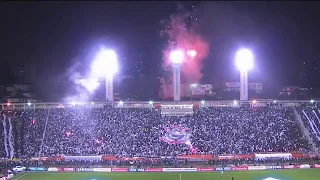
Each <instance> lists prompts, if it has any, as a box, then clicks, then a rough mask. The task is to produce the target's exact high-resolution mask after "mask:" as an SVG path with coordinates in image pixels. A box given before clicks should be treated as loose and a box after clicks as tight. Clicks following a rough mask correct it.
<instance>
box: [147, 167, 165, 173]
mask: <svg viewBox="0 0 320 180" xmlns="http://www.w3.org/2000/svg"><path fill="white" fill-rule="evenodd" d="M146 172H162V168H147V169H146Z"/></svg>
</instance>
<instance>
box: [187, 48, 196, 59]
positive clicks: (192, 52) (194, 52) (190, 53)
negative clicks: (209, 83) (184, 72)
mask: <svg viewBox="0 0 320 180" xmlns="http://www.w3.org/2000/svg"><path fill="white" fill-rule="evenodd" d="M187 55H188V56H190V57H191V58H194V57H195V56H196V55H197V51H196V50H188V51H187Z"/></svg>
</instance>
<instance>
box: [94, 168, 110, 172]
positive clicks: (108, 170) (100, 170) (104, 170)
mask: <svg viewBox="0 0 320 180" xmlns="http://www.w3.org/2000/svg"><path fill="white" fill-rule="evenodd" d="M93 172H111V168H93Z"/></svg>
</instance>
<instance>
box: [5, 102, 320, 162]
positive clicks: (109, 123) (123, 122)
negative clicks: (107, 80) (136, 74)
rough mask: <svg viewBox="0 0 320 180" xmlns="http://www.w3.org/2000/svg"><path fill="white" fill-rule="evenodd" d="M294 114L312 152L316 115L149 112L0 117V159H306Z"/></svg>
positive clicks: (248, 110)
mask: <svg viewBox="0 0 320 180" xmlns="http://www.w3.org/2000/svg"><path fill="white" fill-rule="evenodd" d="M294 111H298V112H299V114H300V115H301V117H302V118H301V119H302V121H303V123H304V125H305V129H307V130H308V131H309V132H310V137H311V139H312V140H311V141H312V143H315V145H316V146H318V147H319V145H320V141H319V136H320V135H319V129H320V126H319V124H320V121H319V111H315V110H314V109H312V108H307V107H305V108H302V107H298V108H296V109H295V108H292V107H202V108H199V109H198V110H197V111H195V113H194V114H190V113H186V114H185V115H184V116H181V115H180V116H173V115H161V110H158V109H153V108H116V107H104V108H81V107H75V108H71V107H70V108H67V107H66V108H46V109H31V110H3V111H2V112H1V123H0V133H1V134H2V136H1V138H0V144H1V148H0V157H2V158H31V157H55V156H66V157H67V156H88V157H89V156H100V155H113V156H116V157H163V156H166V157H172V156H178V155H190V154H200V155H205V154H211V155H214V156H218V155H223V154H224V155H226V154H227V155H235V154H254V153H271V152H301V153H308V152H311V151H312V148H311V146H310V143H309V142H308V138H306V137H305V135H304V130H303V128H301V126H300V125H299V121H298V120H297V118H296V116H295V113H294ZM309 122H311V123H309Z"/></svg>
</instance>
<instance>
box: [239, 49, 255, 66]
mask: <svg viewBox="0 0 320 180" xmlns="http://www.w3.org/2000/svg"><path fill="white" fill-rule="evenodd" d="M236 65H237V67H238V69H239V70H240V71H248V70H251V69H252V68H253V54H252V52H251V51H250V50H249V49H240V50H239V51H238V52H237V54H236Z"/></svg>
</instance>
